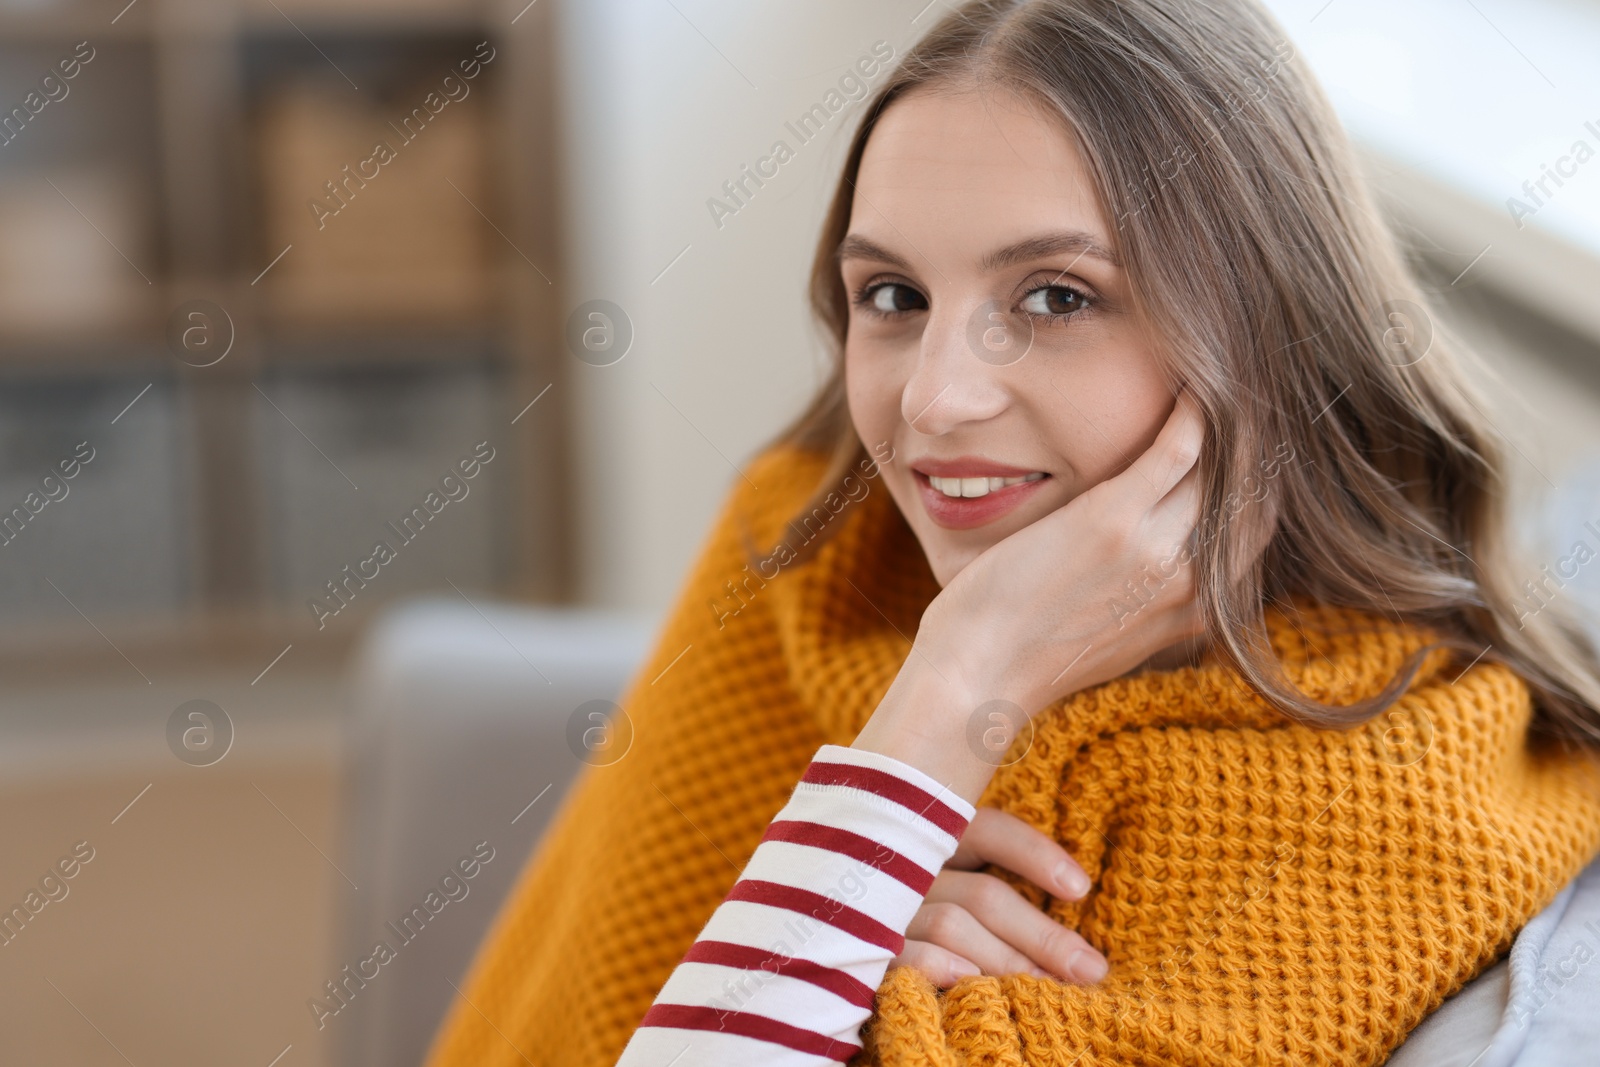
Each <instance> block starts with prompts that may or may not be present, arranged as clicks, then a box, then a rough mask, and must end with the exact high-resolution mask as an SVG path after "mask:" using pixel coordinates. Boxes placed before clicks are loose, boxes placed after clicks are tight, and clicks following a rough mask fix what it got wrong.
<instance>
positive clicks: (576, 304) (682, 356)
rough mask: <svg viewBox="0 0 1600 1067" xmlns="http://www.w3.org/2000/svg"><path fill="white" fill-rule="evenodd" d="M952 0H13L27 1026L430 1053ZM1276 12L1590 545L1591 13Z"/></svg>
mask: <svg viewBox="0 0 1600 1067" xmlns="http://www.w3.org/2000/svg"><path fill="white" fill-rule="evenodd" d="M950 6H952V5H951V4H950V3H949V2H948V0H932V2H929V0H869V2H866V3H863V2H861V0H761V2H757V3H750V2H742V3H741V2H735V0H533V2H528V0H503V2H502V0H132V2H129V0H0V1062H3V1063H6V1064H11V1063H17V1064H22V1063H45V1062H49V1063H69V1064H83V1065H98V1064H105V1065H107V1067H109V1065H112V1064H121V1063H133V1064H137V1065H140V1067H143V1065H146V1064H156V1063H164V1064H176V1065H189V1064H194V1065H200V1064H205V1065H218V1064H238V1065H241V1067H245V1065H253V1067H274V1065H279V1064H281V1065H282V1067H331V1065H335V1064H338V1065H346V1064H348V1065H351V1067H357V1065H359V1067H411V1065H416V1064H418V1063H420V1061H421V1059H422V1057H423V1054H424V1052H425V1050H426V1043H427V1041H428V1038H429V1036H430V1035H431V1033H432V1031H433V1029H434V1027H435V1026H436V1024H437V1022H438V1021H439V1019H440V1017H441V1015H442V1014H443V1012H444V1010H445V1008H446V1007H447V1005H448V1004H449V1002H450V1000H451V998H453V997H457V996H460V995H461V994H460V992H459V990H458V989H457V987H458V986H460V985H461V984H462V975H463V971H464V969H465V967H466V966H467V964H468V962H469V960H470V957H471V953H472V950H473V948H474V947H475V945H476V943H477V941H478V940H479V938H481V937H482V935H483V933H484V931H485V929H486V927H487V925H488V923H489V922H490V920H491V919H492V917H493V914H494V911H495V907H496V905H497V904H498V902H499V900H500V899H501V897H502V896H503V895H504V894H505V893H506V892H507V891H508V889H509V887H510V885H511V881H512V879H513V877H514V876H515V874H516V873H517V871H518V869H519V868H520V866H521V864H522V863H523V861H524V859H525V858H526V856H527V855H528V853H529V850H530V849H531V848H532V847H533V845H534V844H535V842H536V841H537V839H538V836H539V833H540V832H541V831H542V829H543V828H544V827H545V826H546V825H547V822H548V819H549V818H550V816H551V815H552V814H553V813H554V811H555V810H556V808H557V806H558V805H559V802H560V798H561V795H562V793H563V792H564V791H565V789H566V788H567V786H568V785H569V784H570V783H571V781H572V780H573V778H574V777H575V776H576V775H577V774H578V773H580V772H581V771H582V770H583V769H584V766H585V764H586V763H595V762H603V761H604V759H605V758H606V757H605V756H603V755H598V756H597V755H596V753H595V752H594V751H593V750H592V749H590V748H589V747H586V745H585V743H584V742H583V741H582V740H581V738H582V737H583V736H584V735H585V731H586V730H587V729H589V728H590V727H591V725H592V724H594V723H599V724H601V725H602V726H603V727H604V728H605V729H607V730H614V731H618V736H619V737H620V736H625V734H626V715H625V709H621V710H618V709H617V707H616V705H615V704H614V703H612V702H613V701H615V700H616V698H617V697H618V695H619V694H620V693H621V692H622V690H623V688H624V686H625V684H626V683H627V682H628V681H629V680H630V679H631V678H632V674H633V670H634V667H635V665H636V663H637V662H638V661H639V660H640V659H641V658H642V656H643V654H644V650H645V648H646V647H647V645H648V644H649V642H650V641H652V640H653V627H654V624H655V622H656V621H657V620H658V619H659V618H660V615H661V613H662V612H663V611H664V610H665V609H666V608H667V607H668V605H669V604H670V603H671V602H672V599H673V597H674V595H675V594H676V591H677V589H678V588H679V585H680V583H681V582H682V581H683V579H684V577H685V569H686V567H687V566H688V564H689V562H690V561H691V559H692V558H693V556H694V554H695V552H696V551H697V548H698V546H699V544H700V540H701V538H702V537H703V535H704V534H705V532H706V530H707V527H708V524H709V523H710V521H711V519H712V517H713V515H714V513H715V510H716V509H717V507H718V506H719V504H720V502H721V501H722V499H723V498H724V496H725V494H726V493H727V492H728V490H729V488H730V485H731V483H732V481H734V480H735V479H736V478H737V477H738V473H737V472H738V470H739V468H740V466H741V465H742V464H744V463H745V462H747V461H748V460H749V459H751V458H752V456H753V455H754V454H755V452H756V451H757V450H758V449H759V448H760V447H761V445H762V444H763V443H764V442H766V441H767V440H768V439H769V438H770V437H771V436H772V435H773V434H775V433H776V431H777V430H778V429H779V428H780V427H781V426H782V425H783V424H784V423H785V422H786V421H787V420H788V419H789V418H791V417H793V416H794V415H795V414H796V413H797V412H798V411H799V410H800V408H801V407H802V405H803V404H804V403H805V401H806V400H807V399H808V397H809V394H810V392H811V390H812V389H813V388H814V387H815V386H816V385H817V384H818V383H819V382H820V381H821V379H822V375H823V371H824V368H825V366H826V361H827V359H828V354H827V352H826V350H825V348H824V346H823V345H822V343H821V341H820V339H819V338H820V335H819V333H818V332H817V331H816V330H814V329H813V327H812V325H811V323H810V321H809V318H808V311H807V307H806V303H805V296H804V287H805V283H806V277H807V274H808V272H809V269H810V259H811V255H812V251H813V243H814V241H815V237H816V233H817V229H818V226H819V223H820V220H821V217H822V214H823V211H824V209H825V207H826V202H827V197H828V196H829V195H830V192H831V184H832V181H833V179H834V176H835V175H836V174H837V172H838V168H839V166H840V164H841V156H842V152H843V147H844V143H845V141H846V140H847V138H848V135H849V132H850V131H851V130H852V129H853V127H854V125H855V124H856V122H857V121H858V120H859V118H860V103H861V100H862V99H863V97H864V96H865V95H866V94H868V93H870V91H871V90H872V89H873V88H875V87H876V85H877V84H878V83H879V82H880V81H881V79H882V77H883V74H884V71H885V70H886V69H887V66H888V65H889V64H892V62H893V58H894V57H895V56H898V55H899V54H901V53H902V52H903V51H904V50H905V48H906V47H907V46H908V45H909V44H910V43H911V42H912V41H914V40H915V39H916V38H917V36H918V35H919V34H920V33H921V32H923V31H924V30H925V29H926V28H927V27H928V26H929V25H931V23H932V22H933V21H934V20H935V19H937V18H938V17H939V16H940V15H941V14H942V13H943V12H944V11H945V10H947V9H948V8H949V7H950ZM1271 6H1272V7H1273V9H1274V11H1275V13H1276V14H1277V16H1278V17H1279V18H1280V19H1281V21H1282V23H1283V25H1284V27H1285V29H1286V32H1287V34H1288V36H1289V39H1290V41H1291V42H1292V44H1293V47H1294V48H1295V49H1296V50H1297V51H1298V52H1299V53H1300V54H1301V55H1303V56H1304V57H1305V58H1306V59H1307V60H1308V61H1309V62H1310V63H1311V64H1312V66H1313V68H1314V69H1315V70H1316V71H1317V72H1318V73H1319V75H1320V76H1321V77H1322V78H1323V80H1324V84H1325V86H1326V87H1327V89H1328V91H1329V94H1330V96H1331V97H1332V99H1333V102H1334V104H1335V106H1336V107H1337V108H1338V110H1339V112H1340V114H1341V115H1342V117H1343V118H1344V120H1345V122H1346V124H1347V126H1348V127H1349V129H1350V131H1351V133H1352V135H1353V136H1354V137H1355V138H1356V140H1357V142H1358V143H1359V145H1360V148H1361V150H1362V158H1363V161H1364V164H1365V165H1366V166H1367V168H1368V170H1369V172H1370V174H1371V175H1372V178H1373V180H1374V182H1375V183H1376V185H1377V187H1378V189H1379V191H1380V194H1381V196H1382V200H1383V204H1384V210H1385V212H1386V213H1387V214H1388V216H1389V217H1390V219H1391V220H1392V222H1393V223H1394V225H1396V226H1397V227H1398V228H1399V230H1400V231H1401V233H1402V234H1403V235H1404V239H1405V241H1406V243H1407V246H1408V248H1409V250H1410V252H1411V254H1412V256H1413V258H1414V260H1415V262H1416V264H1417V267H1418V269H1419V270H1420V271H1421V272H1422V274H1423V276H1424V278H1425V279H1426V281H1427V285H1428V288H1429V289H1430V291H1431V292H1434V293H1436V294H1437V295H1438V308H1437V315H1438V321H1436V320H1435V317H1434V316H1432V315H1430V314H1428V313H1427V312H1425V311H1424V310H1423V309H1421V308H1414V307H1410V306H1406V307H1396V308H1394V309H1392V316H1391V323H1392V326H1393V329H1394V331H1395V338H1396V351H1397V353H1407V354H1409V353H1415V352H1418V351H1423V352H1425V351H1426V344H1427V339H1428V338H1429V337H1430V336H1432V331H1433V330H1435V329H1439V328H1446V327H1453V328H1456V329H1459V330H1461V331H1463V332H1464V333H1465V334H1466V335H1467V336H1468V337H1469V338H1470V339H1471V340H1472V341H1473V342H1474V343H1475V344H1476V346H1477V348H1478V349H1479V351H1481V352H1482V354H1483V355H1484V357H1485V363H1486V364H1487V366H1486V369H1485V373H1486V374H1488V375H1490V377H1486V379H1485V385H1486V395H1488V396H1489V397H1490V398H1491V400H1492V401H1493V403H1494V410H1493V411H1490V412H1487V414H1489V415H1490V417H1491V419H1492V420H1493V422H1494V424H1495V426H1496V427H1497V429H1498V430H1499V431H1500V432H1501V434H1502V435H1503V436H1504V438H1505V440H1506V443H1507V451H1508V454H1509V455H1510V456H1511V466H1512V475H1513V478H1514V481H1515V491H1516V500H1517V514H1518V522H1519V524H1520V529H1521V532H1522V534H1523V538H1524V541H1525V544H1526V551H1527V553H1528V558H1529V559H1530V561H1531V563H1530V570H1529V578H1530V580H1531V579H1535V578H1538V577H1539V576H1540V570H1539V567H1540V565H1541V564H1553V563H1554V562H1555V561H1556V560H1557V559H1558V558H1561V557H1562V556H1564V555H1566V554H1567V553H1569V552H1570V550H1571V548H1572V546H1573V544H1574V543H1575V542H1578V541H1584V542H1585V543H1587V544H1590V545H1591V546H1594V547H1596V548H1600V298H1597V295H1596V294H1600V159H1596V158H1595V157H1596V155H1597V153H1600V64H1596V63H1595V61H1594V57H1595V56H1596V55H1600V0H1516V2H1513V0H1472V2H1466V0H1406V2H1405V3H1404V4H1393V3H1387V4H1380V3H1378V2H1376V0H1331V2H1328V0H1273V2H1272V4H1271ZM869 72H870V73H869ZM778 142H783V143H784V144H785V145H786V146H787V147H788V149H789V151H788V152H786V153H782V161H781V163H780V162H777V161H776V160H774V159H773V157H774V154H775V150H776V145H777V144H778ZM1580 143H1581V144H1582V145H1584V146H1586V149H1585V150H1580V149H1579V147H1578V146H1579V144H1580ZM763 160H770V161H771V162H769V163H765V164H763V163H762V162H761V161H763ZM1591 160H1593V161H1591ZM757 169H760V170H762V172H763V173H765V174H766V175H767V176H766V177H764V178H763V179H762V180H760V181H754V180H751V179H750V178H749V174H750V173H751V172H752V171H753V170H757ZM774 169H775V170H776V173H772V172H773V170H774ZM1519 205H1520V206H1519ZM1590 523H1592V524H1593V525H1592V526H1589V525H1586V524H1590ZM380 545H381V546H382V547H380ZM1563 591H1564V592H1570V593H1571V595H1572V596H1573V598H1574V603H1580V604H1581V603H1587V604H1589V605H1593V604H1595V603H1596V601H1597V600H1600V567H1594V568H1585V569H1584V570H1583V571H1582V572H1581V573H1580V574H1579V575H1578V577H1576V578H1574V579H1572V580H1571V581H1570V582H1568V583H1567V586H1566V587H1565V589H1564V590H1563ZM685 651H686V652H687V651H688V650H685ZM608 736H609V735H608ZM618 743H622V742H618ZM485 855H491V856H492V858H491V859H487V860H486V859H484V857H485ZM466 856H476V857H477V859H478V860H479V861H480V863H479V868H480V869H479V873H478V874H477V875H476V876H475V877H474V878H473V879H471V880H470V882H469V883H468V885H469V889H470V891H469V892H468V893H467V894H466V895H465V896H463V897H461V898H460V899H459V900H457V899H451V900H449V901H448V902H447V904H448V906H446V907H443V908H442V910H438V911H436V912H434V913H433V914H432V916H431V919H430V921H429V922H428V923H427V924H426V927H425V928H424V929H422V930H421V932H415V931H413V934H414V936H413V937H411V938H410V939H404V947H402V948H401V949H400V951H399V952H398V953H397V958H396V959H395V960H394V961H393V962H391V963H387V964H385V965H384V966H383V967H382V969H381V971H380V973H379V975H378V977H376V978H372V979H370V980H367V981H360V982H351V981H348V980H346V976H347V975H348V974H349V970H348V968H350V967H352V966H354V965H355V964H356V963H357V962H358V961H359V960H362V959H364V958H365V957H367V956H368V955H369V953H370V951H371V947H372V944H373V942H374V940H375V939H376V938H377V937H378V935H379V932H380V931H381V930H383V929H385V928H386V924H387V923H394V922H398V921H399V920H400V918H401V917H402V916H404V915H407V914H408V913H409V912H410V910H411V909H412V907H413V906H414V905H415V904H417V903H418V902H419V901H421V900H423V899H424V897H425V896H426V895H427V894H428V893H429V892H430V891H431V890H432V889H433V888H434V887H435V885H436V884H437V882H438V879H439V876H440V875H441V874H442V873H443V872H444V871H445V870H446V869H447V868H449V867H451V866H452V865H454V864H455V863H456V862H457V861H458V860H459V859H461V858H462V857H466ZM69 870H70V871H71V872H72V873H71V874H70V875H69V874H67V872H68V871H69ZM551 1025H560V1022H559V1020H553V1021H552V1022H551ZM530 1062H535V1061H534V1060H530Z"/></svg>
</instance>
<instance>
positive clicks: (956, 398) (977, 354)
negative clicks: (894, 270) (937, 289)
mask: <svg viewBox="0 0 1600 1067" xmlns="http://www.w3.org/2000/svg"><path fill="white" fill-rule="evenodd" d="M952 310H953V311H955V310H956V309H952ZM982 314H983V309H982V308H981V307H979V306H977V305H974V306H973V307H970V308H967V309H965V311H964V312H961V313H951V314H946V315H941V314H939V313H938V312H937V311H936V312H935V313H934V314H932V315H930V316H929V318H928V324H927V326H926V327H925V328H924V329H923V332H922V343H921V345H920V346H919V348H918V351H917V356H916V361H915V363H914V364H913V365H912V368H911V375H910V377H909V378H907V380H906V384H905V387H904V389H902V390H901V393H900V416H901V418H903V419H905V420H906V423H907V424H908V425H910V427H911V428H912V429H913V430H915V431H917V432H918V433H920V434H926V435H928V436H930V437H936V436H938V435H940V434H946V433H949V432H951V431H952V430H954V429H956V428H957V427H959V426H961V425H962V424H964V423H969V422H983V421H986V420H988V419H992V418H994V417H995V416H996V415H999V414H1000V413H1001V412H1002V411H1004V410H1005V409H1006V407H1007V405H1008V404H1009V403H1010V393H1009V392H1008V390H1007V388H1006V386H1005V383H1004V382H1002V381H1001V379H1002V377H1004V372H1003V371H1002V370H1001V368H1000V367H999V366H997V365H996V364H995V363H994V362H992V361H991V359H986V358H984V357H985V356H987V355H988V350H987V349H983V348H979V349H976V350H975V348H974V346H975V345H978V346H982V345H983V343H984V340H983V326H982ZM974 324H977V327H978V328H977V329H976V330H974V329H973V328H971V327H973V325H974ZM975 338H976V339H975ZM991 358H992V357H991Z"/></svg>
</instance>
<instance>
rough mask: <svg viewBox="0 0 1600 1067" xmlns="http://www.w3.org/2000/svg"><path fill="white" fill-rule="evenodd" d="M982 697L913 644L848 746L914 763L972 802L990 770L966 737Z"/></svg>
mask: <svg viewBox="0 0 1600 1067" xmlns="http://www.w3.org/2000/svg"><path fill="white" fill-rule="evenodd" d="M982 703H983V698H979V697H977V696H976V695H975V694H974V692H972V691H971V690H970V689H969V688H968V687H967V686H966V685H965V684H964V683H962V682H961V680H960V679H958V678H956V677H953V676H951V674H949V673H941V672H940V670H939V669H938V668H937V667H936V666H935V665H933V664H932V663H929V662H926V661H925V660H923V659H922V657H921V655H920V654H919V653H918V652H917V651H915V650H913V651H912V653H911V656H910V658H908V659H907V660H906V663H905V665H904V666H903V667H902V668H901V669H900V673H899V674H897V675H896V676H895V679H894V682H893V683H891V684H890V686H889V689H888V691H887V692H886V693H884V695H883V700H882V701H880V702H879V704H878V707H877V709H876V710H875V711H874V712H873V713H872V717H871V718H870V719H868V720H867V724H866V726H864V727H863V728H862V730H861V732H860V733H859V734H858V735H857V736H856V739H855V742H854V743H853V745H852V746H851V747H853V748H858V749H865V750H867V751H870V752H879V753H882V754H883V755H886V756H890V757H892V758H894V759H897V760H899V761H900V762H901V763H905V764H907V765H909V766H912V767H915V768H917V769H918V770H919V771H922V772H923V773H924V774H926V775H928V776H929V777H931V778H933V779H935V780H936V781H938V782H939V783H940V784H941V785H943V786H945V787H946V788H948V789H949V790H950V791H951V792H952V793H954V794H955V795H956V796H958V797H961V798H962V799H963V800H965V801H967V802H968V803H970V804H976V803H977V802H978V798H979V797H980V796H981V795H982V794H983V791H984V789H985V788H986V787H987V786H988V784H989V779H991V778H992V777H994V771H995V765H994V764H993V763H992V762H989V761H986V760H984V759H982V758H981V757H980V754H979V753H977V752H974V751H973V750H972V748H971V746H969V745H968V743H967V741H968V732H969V720H970V719H971V717H972V714H973V712H974V710H975V709H976V708H977V707H978V706H979V705H980V704H982Z"/></svg>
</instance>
